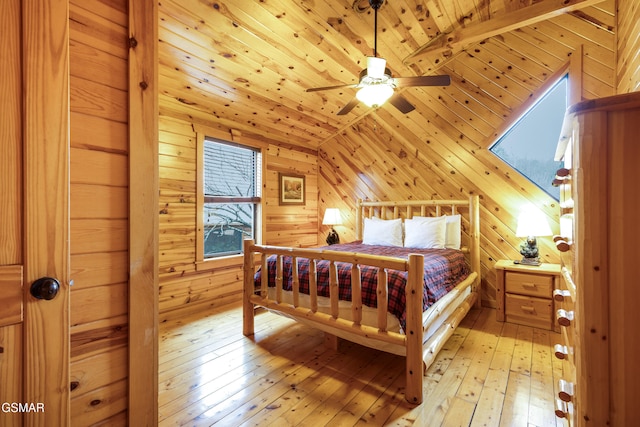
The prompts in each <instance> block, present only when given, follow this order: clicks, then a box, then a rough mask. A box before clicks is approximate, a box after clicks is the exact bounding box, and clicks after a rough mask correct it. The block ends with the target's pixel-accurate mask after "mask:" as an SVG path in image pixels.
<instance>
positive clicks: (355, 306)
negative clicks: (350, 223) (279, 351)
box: [243, 240, 424, 404]
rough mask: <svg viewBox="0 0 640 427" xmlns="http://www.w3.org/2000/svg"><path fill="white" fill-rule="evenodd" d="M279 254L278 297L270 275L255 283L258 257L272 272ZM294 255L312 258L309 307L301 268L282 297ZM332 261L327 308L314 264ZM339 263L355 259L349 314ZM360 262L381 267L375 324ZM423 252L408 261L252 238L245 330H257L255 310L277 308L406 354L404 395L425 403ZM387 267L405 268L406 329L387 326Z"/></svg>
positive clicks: (247, 261) (326, 328)
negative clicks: (342, 299) (341, 294)
mask: <svg viewBox="0 0 640 427" xmlns="http://www.w3.org/2000/svg"><path fill="white" fill-rule="evenodd" d="M270 255H276V256H277V261H276V262H277V264H276V265H277V272H276V290H275V295H276V296H275V298H274V299H270V298H269V292H268V280H261V286H260V288H256V286H255V283H254V275H255V271H256V260H257V258H258V259H259V260H261V263H260V264H261V266H262V271H263V272H264V271H268V268H267V258H268V257H269V256H270ZM285 256H287V257H292V260H293V263H294V265H297V264H296V259H297V258H306V259H309V260H311V262H310V264H309V267H310V273H309V282H310V286H309V291H310V295H309V299H310V301H311V304H310V307H303V306H301V305H299V304H298V300H299V298H298V295H297V294H298V287H299V283H298V277H297V274H296V271H297V268H293V271H294V274H293V281H294V284H293V291H292V293H293V303H291V304H290V303H286V302H284V301H283V298H282V292H284V291H283V279H282V257H285ZM321 260H322V261H329V262H330V263H331V264H330V270H329V273H330V276H329V299H330V301H331V302H330V310H329V312H328V313H326V312H322V311H320V310H319V309H318V304H317V298H318V295H317V284H316V276H315V263H316V262H317V261H321ZM336 262H348V263H349V262H350V263H352V277H351V279H352V280H351V286H352V290H351V291H352V293H351V294H352V295H353V298H352V301H351V319H346V318H342V317H340V316H339V310H338V304H339V301H338V279H337V267H336V265H335V263H336ZM360 265H370V266H374V267H378V268H379V269H380V270H379V274H378V291H377V309H376V310H377V313H378V314H377V325H376V326H371V325H365V324H362V323H361V321H362V301H361V298H360V297H359V296H360V295H361V289H360V269H359V266H360ZM423 265H424V259H423V256H422V255H417V254H413V255H410V256H409V259H408V260H401V259H398V258H388V257H382V256H377V255H366V254H354V253H350V252H338V251H331V250H320V249H294V248H283V247H274V246H261V245H256V244H255V243H254V241H252V240H245V242H244V289H243V333H244V335H247V336H250V335H253V333H254V309H255V307H256V306H261V307H264V308H266V309H268V310H272V311H275V312H278V313H282V314H285V315H287V316H290V317H293V318H295V319H296V320H297V321H299V322H301V323H305V324H308V325H310V326H312V327H314V328H317V329H320V330H323V331H325V332H327V333H329V334H332V335H335V336H337V337H340V338H344V339H347V340H349V341H353V342H356V343H358V344H361V345H365V346H368V347H372V348H375V349H379V350H383V351H388V352H391V353H395V354H399V355H403V356H406V364H407V369H406V389H405V395H406V398H407V400H408V401H409V402H411V403H415V404H418V403H421V402H422V384H423V375H422V374H423V362H422V286H423V285H422V281H423V279H422V274H423V271H424V267H423ZM387 269H392V270H397V271H407V272H408V278H407V285H406V287H405V292H406V300H407V305H406V311H407V319H406V334H400V333H397V332H392V331H389V330H387V307H388V295H387V290H388V283H387V281H388V276H387V271H386V270H387Z"/></svg>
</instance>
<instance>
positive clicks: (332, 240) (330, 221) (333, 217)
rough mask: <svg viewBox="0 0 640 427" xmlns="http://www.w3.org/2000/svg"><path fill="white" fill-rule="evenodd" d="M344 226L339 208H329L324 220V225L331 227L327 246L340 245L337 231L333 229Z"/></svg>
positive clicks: (325, 212)
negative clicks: (336, 226)
mask: <svg viewBox="0 0 640 427" xmlns="http://www.w3.org/2000/svg"><path fill="white" fill-rule="evenodd" d="M339 224H342V219H341V218H340V210H339V209H337V208H327V210H325V211H324V218H323V219H322V225H330V226H331V231H330V232H329V235H328V236H327V244H328V245H334V244H336V243H340V236H338V233H337V232H336V230H334V229H333V226H334V225H339Z"/></svg>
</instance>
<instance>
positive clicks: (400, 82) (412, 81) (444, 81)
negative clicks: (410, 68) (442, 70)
mask: <svg viewBox="0 0 640 427" xmlns="http://www.w3.org/2000/svg"><path fill="white" fill-rule="evenodd" d="M393 80H394V82H395V85H396V87H403V86H404V87H406V86H449V85H450V84H451V77H449V76H447V75H441V76H413V77H396V78H395V79H393Z"/></svg>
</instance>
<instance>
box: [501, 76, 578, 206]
mask: <svg viewBox="0 0 640 427" xmlns="http://www.w3.org/2000/svg"><path fill="white" fill-rule="evenodd" d="M568 80H569V78H568V76H566V75H565V76H564V77H562V78H561V79H560V80H559V81H558V82H557V83H556V84H555V85H554V86H553V87H552V88H551V89H550V90H549V91H548V92H547V93H546V94H545V95H544V96H543V97H542V98H541V99H540V100H539V101H538V102H537V103H536V104H534V105H533V106H532V107H531V108H530V109H529V111H527V113H526V114H525V115H524V116H523V117H522V118H521V119H520V120H518V121H517V122H516V123H515V124H514V125H513V126H512V127H511V128H510V129H509V130H508V131H507V132H506V133H505V134H504V135H503V136H502V137H501V138H500V139H499V140H498V142H496V143H495V144H494V145H493V146H492V147H491V148H490V150H491V151H492V152H493V153H494V154H495V155H497V156H498V157H500V158H501V159H502V160H504V161H505V162H507V163H508V164H510V165H511V166H512V167H513V168H514V169H516V170H517V171H518V172H520V173H521V174H523V175H524V176H526V177H527V178H528V179H529V180H530V181H532V182H534V183H535V184H536V185H537V186H538V187H540V188H541V189H542V190H544V191H546V192H547V193H548V194H549V195H550V196H552V197H553V198H555V199H556V200H559V198H560V190H559V188H558V187H553V186H552V185H551V181H553V178H554V177H555V173H556V170H557V169H558V168H560V167H561V163H560V162H556V161H554V160H553V158H554V157H555V150H556V145H557V143H558V138H559V136H560V130H561V128H562V121H563V119H564V114H565V111H566V109H567V99H568V97H567V93H568Z"/></svg>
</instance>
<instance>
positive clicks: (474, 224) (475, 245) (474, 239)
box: [469, 195, 482, 308]
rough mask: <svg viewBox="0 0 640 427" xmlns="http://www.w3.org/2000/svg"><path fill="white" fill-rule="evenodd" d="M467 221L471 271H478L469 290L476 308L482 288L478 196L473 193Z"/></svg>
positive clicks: (478, 305)
mask: <svg viewBox="0 0 640 427" xmlns="http://www.w3.org/2000/svg"><path fill="white" fill-rule="evenodd" d="M469 207H470V211H469V222H470V223H471V225H470V228H471V230H470V232H469V248H470V251H471V260H470V261H471V271H475V272H477V273H478V277H477V278H476V280H475V281H474V282H473V284H472V285H471V290H472V291H473V292H476V294H477V296H478V297H477V298H476V303H475V306H476V308H480V307H481V306H482V298H480V295H482V294H481V289H482V280H481V274H480V271H481V268H482V266H481V263H480V197H479V196H477V195H473V196H471V197H470V200H469Z"/></svg>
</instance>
